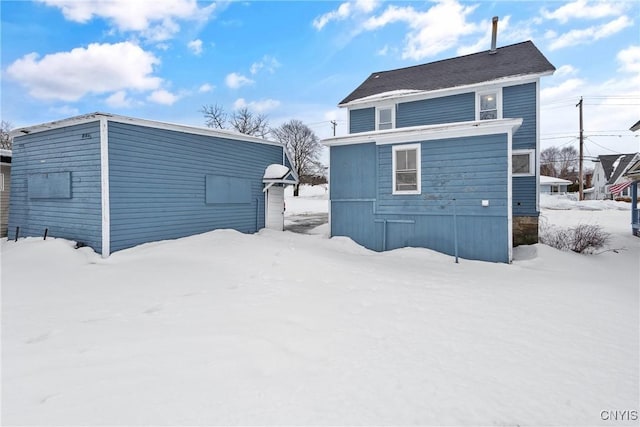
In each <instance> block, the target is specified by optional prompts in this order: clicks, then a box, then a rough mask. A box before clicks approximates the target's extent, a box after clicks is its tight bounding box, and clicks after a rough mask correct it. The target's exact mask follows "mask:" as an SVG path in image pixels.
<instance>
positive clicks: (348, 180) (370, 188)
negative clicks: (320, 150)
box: [329, 143, 377, 200]
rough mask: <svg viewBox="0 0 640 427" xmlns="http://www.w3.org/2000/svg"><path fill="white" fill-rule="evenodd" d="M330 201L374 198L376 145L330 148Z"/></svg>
mask: <svg viewBox="0 0 640 427" xmlns="http://www.w3.org/2000/svg"><path fill="white" fill-rule="evenodd" d="M330 150H331V151H330V153H329V157H330V159H331V165H330V167H329V172H330V174H331V176H330V180H331V199H332V200H333V199H373V198H374V197H376V176H377V174H376V161H377V160H376V145H375V143H369V144H355V145H338V146H333V147H330Z"/></svg>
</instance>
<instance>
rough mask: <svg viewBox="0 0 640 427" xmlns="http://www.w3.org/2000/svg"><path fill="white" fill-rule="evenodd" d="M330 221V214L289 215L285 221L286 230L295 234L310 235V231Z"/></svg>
mask: <svg viewBox="0 0 640 427" xmlns="http://www.w3.org/2000/svg"><path fill="white" fill-rule="evenodd" d="M328 221H329V214H328V213H326V212H313V213H304V214H295V215H287V216H285V219H284V229H285V230H286V231H293V232H294V233H300V234H308V233H309V231H310V230H312V229H314V228H316V227H317V226H319V225H322V224H326V223H327V222H328Z"/></svg>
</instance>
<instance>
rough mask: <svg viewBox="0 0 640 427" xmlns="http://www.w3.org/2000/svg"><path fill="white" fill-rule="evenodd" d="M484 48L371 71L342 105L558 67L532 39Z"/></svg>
mask: <svg viewBox="0 0 640 427" xmlns="http://www.w3.org/2000/svg"><path fill="white" fill-rule="evenodd" d="M490 52H491V51H489V50H485V51H483V52H478V53H473V54H470V55H464V56H458V57H455V58H450V59H444V60H441V61H436V62H430V63H427V64H422V65H415V66H412V67H406V68H399V69H396V70H390V71H380V72H376V73H372V74H371V75H370V76H369V77H368V78H367V79H366V80H365V81H364V82H363V83H362V84H361V85H360V86H358V87H357V88H356V89H355V90H354V91H353V92H351V93H350V94H349V95H348V96H347V97H346V98H345V99H343V100H342V101H341V102H340V104H339V105H344V104H348V103H349V102H352V101H355V100H357V99H361V98H366V97H370V96H372V95H376V94H381V93H385V92H392V91H432V90H437V89H446V88H453V87H458V86H466V85H471V84H476V83H483V82H489V81H493V80H499V79H503V78H508V77H516V76H528V75H543V74H550V73H553V71H555V69H556V68H555V67H554V66H553V65H551V63H550V62H549V61H548V60H547V58H545V56H544V55H543V54H542V53H541V52H540V51H539V50H538V48H537V47H536V46H535V45H534V44H533V43H532V42H531V41H525V42H521V43H516V44H512V45H509V46H504V47H500V48H498V49H497V50H496V52H495V53H493V54H492V53H490Z"/></svg>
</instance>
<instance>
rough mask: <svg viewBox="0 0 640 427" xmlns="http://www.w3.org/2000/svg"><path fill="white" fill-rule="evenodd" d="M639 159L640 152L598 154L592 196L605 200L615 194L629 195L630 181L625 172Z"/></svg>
mask: <svg viewBox="0 0 640 427" xmlns="http://www.w3.org/2000/svg"><path fill="white" fill-rule="evenodd" d="M638 160H640V153H630V154H607V155H602V156H598V160H597V162H596V166H595V168H594V170H593V193H592V195H591V197H590V198H591V199H594V200H604V199H611V198H613V197H614V196H620V197H629V196H630V190H629V185H630V181H629V180H628V179H627V178H626V177H625V176H624V173H625V172H626V171H627V169H628V168H629V166H631V165H632V164H634V163H635V162H637V161H638Z"/></svg>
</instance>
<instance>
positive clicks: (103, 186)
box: [100, 117, 111, 258]
mask: <svg viewBox="0 0 640 427" xmlns="http://www.w3.org/2000/svg"><path fill="white" fill-rule="evenodd" d="M100 193H101V199H102V200H101V205H102V206H101V207H102V215H101V217H102V257H103V258H106V257H108V256H109V254H110V253H111V212H110V210H111V203H110V200H109V122H108V120H107V118H106V117H101V118H100Z"/></svg>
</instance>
